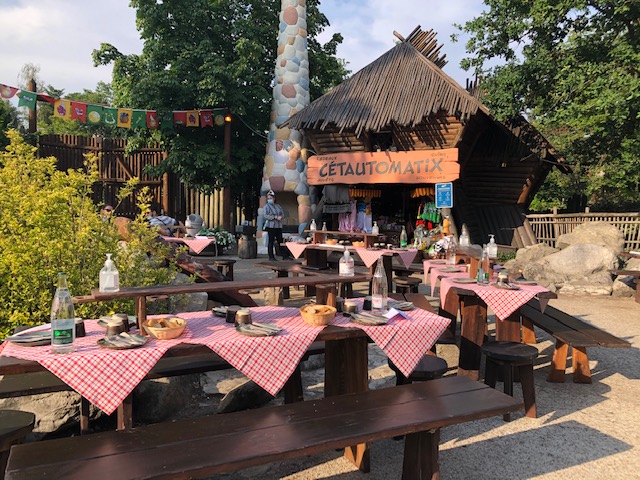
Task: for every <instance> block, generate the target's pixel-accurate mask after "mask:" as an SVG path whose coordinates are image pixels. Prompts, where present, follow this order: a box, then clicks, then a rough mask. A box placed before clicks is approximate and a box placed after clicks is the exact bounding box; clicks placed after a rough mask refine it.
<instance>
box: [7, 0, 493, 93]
mask: <svg viewBox="0 0 640 480" xmlns="http://www.w3.org/2000/svg"><path fill="white" fill-rule="evenodd" d="M186 1H188V0H186ZM128 5H129V0H9V1H5V0H3V1H0V44H2V45H3V49H2V55H1V56H0V83H5V84H9V85H14V86H17V83H18V79H17V78H18V75H19V73H20V70H21V68H22V66H23V65H24V64H25V63H32V64H35V65H38V66H39V67H40V77H41V78H42V80H43V81H44V82H46V83H47V84H51V85H53V86H55V87H56V88H62V89H64V90H65V92H67V93H70V92H76V91H81V90H82V89H84V88H87V89H94V88H95V86H96V84H97V82H98V81H104V82H109V81H111V68H110V67H104V66H102V67H94V66H93V64H92V60H91V52H92V50H93V49H95V48H98V47H99V46H100V43H102V42H107V43H111V44H113V45H114V46H115V47H116V48H118V49H119V50H120V51H121V52H123V53H125V54H129V53H140V51H141V49H142V42H141V41H140V39H139V35H138V31H137V30H136V27H135V11H134V10H133V9H132V8H130V7H129V6H128ZM482 9H483V3H482V0H451V1H449V2H441V1H435V0H322V3H321V5H320V10H321V11H322V12H323V13H324V14H325V15H326V16H327V18H328V19H329V21H330V22H331V27H329V28H328V29H327V31H326V32H325V34H324V35H323V37H321V40H323V39H324V41H326V40H327V39H328V38H329V37H330V35H331V34H332V33H333V32H340V33H341V34H342V35H343V37H344V42H343V44H342V45H341V46H340V47H339V50H338V56H340V57H342V58H344V59H345V60H347V62H348V67H349V69H350V70H352V71H353V72H356V71H358V70H360V69H361V68H362V67H364V66H365V65H367V64H369V63H370V62H372V61H373V60H375V59H376V58H378V57H379V56H380V55H382V54H383V53H384V52H386V51H387V50H389V49H390V48H392V47H393V46H394V42H395V40H396V38H395V37H394V36H393V31H394V30H396V31H397V32H398V33H400V34H401V35H404V36H406V35H408V34H409V33H410V32H411V31H412V30H413V29H414V28H415V27H416V26H418V25H421V26H422V28H423V30H428V29H434V30H435V31H436V32H438V41H439V42H440V43H443V44H444V47H443V49H442V52H443V53H445V54H446V55H447V59H448V60H449V63H448V64H447V65H446V66H445V68H444V71H445V72H446V73H448V74H449V75H450V76H452V77H453V78H454V79H455V80H457V81H458V82H459V83H460V84H462V85H464V82H465V80H466V78H468V77H469V75H468V74H467V73H466V72H464V71H462V70H461V69H460V67H459V63H460V60H461V59H462V58H464V56H465V52H464V42H462V43H452V42H451V41H450V35H451V34H452V33H456V29H455V28H454V27H453V23H464V22H465V21H467V20H471V19H472V18H473V17H474V16H476V15H478V14H479V13H480V12H481V11H482Z"/></svg>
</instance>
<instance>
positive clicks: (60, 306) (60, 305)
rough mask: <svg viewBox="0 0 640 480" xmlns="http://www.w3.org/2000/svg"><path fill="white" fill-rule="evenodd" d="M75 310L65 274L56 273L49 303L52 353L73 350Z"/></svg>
mask: <svg viewBox="0 0 640 480" xmlns="http://www.w3.org/2000/svg"><path fill="white" fill-rule="evenodd" d="M75 317H76V316H75V312H74V309H73V302H72V301H71V293H69V287H68V286H67V274H66V273H64V272H60V273H58V288H56V293H55V295H54V297H53V303H52V305H51V351H52V352H53V353H70V352H73V342H74V341H75V339H76V325H75Z"/></svg>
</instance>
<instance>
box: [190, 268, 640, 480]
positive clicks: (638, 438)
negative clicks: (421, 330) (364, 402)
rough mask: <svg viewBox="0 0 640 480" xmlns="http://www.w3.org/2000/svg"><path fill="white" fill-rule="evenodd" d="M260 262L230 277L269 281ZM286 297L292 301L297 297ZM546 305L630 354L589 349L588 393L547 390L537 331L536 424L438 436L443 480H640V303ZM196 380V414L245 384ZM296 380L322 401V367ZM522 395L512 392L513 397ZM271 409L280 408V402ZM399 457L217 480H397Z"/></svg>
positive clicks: (545, 349)
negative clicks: (366, 467) (622, 342)
mask: <svg viewBox="0 0 640 480" xmlns="http://www.w3.org/2000/svg"><path fill="white" fill-rule="evenodd" d="M235 258H237V257H235ZM263 260H264V259H263V258H260V259H258V260H239V261H238V263H236V269H235V270H236V279H242V278H248V277H249V276H250V277H252V278H256V277H260V276H264V278H269V276H270V275H271V273H270V271H268V270H264V271H262V270H263V269H260V268H254V267H253V264H254V263H255V262H256V261H263ZM421 289H424V286H421ZM360 291H362V290H360ZM421 291H422V290H421ZM293 292H294V297H297V298H299V295H300V293H299V292H296V291H295V290H293ZM424 292H426V289H424ZM254 298H256V299H257V300H258V301H261V299H262V294H261V293H256V294H255V295H254ZM432 300H433V301H434V302H436V301H437V300H436V299H435V298H433V299H432ZM550 304H551V305H553V306H555V307H557V308H559V309H561V310H563V311H565V312H567V313H570V314H572V315H575V316H577V317H579V318H581V319H583V320H585V321H587V322H590V323H592V324H594V325H596V326H597V327H599V328H602V329H604V330H606V331H608V332H610V333H612V334H614V335H616V336H619V337H621V338H624V339H626V340H628V341H629V342H631V343H632V348H627V349H616V348H589V349H588V350H587V353H588V354H589V358H590V366H591V371H592V376H593V383H592V384H590V385H584V384H574V383H573V382H572V380H571V376H570V375H569V376H567V381H566V382H565V383H563V384H559V383H548V382H546V380H545V378H546V373H547V371H548V368H549V363H550V359H551V355H552V352H553V343H552V340H551V338H550V337H549V336H548V335H546V334H545V333H544V332H541V331H537V335H538V341H539V343H538V345H537V346H538V349H539V351H540V356H539V358H538V361H537V364H536V367H535V388H536V396H537V407H538V418H535V419H531V418H527V417H525V416H524V415H523V414H522V413H515V414H513V415H512V418H513V420H512V421H511V422H504V421H503V420H502V417H494V418H489V419H485V420H480V421H474V422H471V423H467V424H462V425H457V426H452V427H447V428H445V429H443V431H442V439H441V446H440V452H441V453H440V468H441V475H442V478H443V479H498V478H500V479H529V478H536V479H556V478H562V479H602V478H607V479H625V480H627V479H640V448H639V447H640V428H638V425H640V409H639V408H638V398H640V382H639V381H638V376H639V375H640V356H639V355H638V346H639V344H640V304H637V303H635V302H634V301H633V299H630V298H611V297H584V296H579V297H578V296H563V295H561V296H560V298H558V299H556V300H552V301H551V303H550ZM369 353H370V355H369V376H370V387H371V388H384V387H388V386H391V385H393V381H394V379H393V373H392V371H391V370H390V369H389V368H388V367H387V366H386V357H385V356H384V354H382V353H381V352H380V350H379V349H378V348H377V347H376V346H375V345H372V346H371V347H370V352H369ZM457 353H458V352H457V348H456V347H455V346H451V345H441V346H438V354H439V355H440V356H442V357H443V358H445V359H446V360H447V362H448V363H449V366H450V367H456V361H457ZM452 374H455V370H454V371H453V372H452ZM203 379H205V381H204V384H205V388H206V389H207V390H208V392H210V394H209V395H208V396H207V398H206V399H203V400H202V403H201V407H202V408H203V411H210V410H212V409H215V406H216V405H217V403H218V402H219V400H220V398H221V397H222V394H223V393H224V392H226V391H228V390H229V389H230V388H232V387H233V386H235V385H237V384H238V383H239V382H242V381H244V379H243V378H242V376H239V375H238V374H234V373H232V372H221V373H212V374H207V375H206V376H205V377H203ZM303 381H304V383H305V398H313V397H314V396H321V395H322V385H323V384H322V381H323V378H322V370H321V369H311V370H306V371H304V372H303ZM501 387H502V385H501V384H498V388H501ZM520 394H521V392H520V391H519V386H517V385H516V388H515V395H516V396H521V395H520ZM274 403H281V399H280V398H279V399H276V400H275V401H274ZM402 450H403V442H402V441H393V440H386V441H380V442H375V443H374V444H373V445H372V447H371V472H370V473H369V474H362V473H360V472H358V471H356V470H355V469H354V467H353V466H352V465H351V464H350V463H349V462H348V461H346V460H345V459H343V458H342V456H341V454H340V453H339V452H326V453H324V454H321V455H313V456H311V457H307V458H303V459H298V460H292V461H287V462H282V463H280V464H271V465H265V466H260V467H255V468H251V469H247V470H243V471H241V472H236V473H234V474H231V475H223V476H218V477H215V478H225V479H226V478H234V479H235V478H260V479H290V480H303V479H321V478H326V479H344V480H348V479H349V480H350V479H368V480H378V479H380V480H382V479H384V480H388V479H395V478H400V472H401V467H402V453H403V452H402Z"/></svg>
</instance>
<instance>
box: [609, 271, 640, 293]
mask: <svg viewBox="0 0 640 480" xmlns="http://www.w3.org/2000/svg"><path fill="white" fill-rule="evenodd" d="M634 280H635V277H632V276H630V275H621V276H619V277H617V278H616V279H615V280H614V281H613V286H612V290H611V295H612V296H613V297H633V296H634V295H635V294H636V285H635V283H634Z"/></svg>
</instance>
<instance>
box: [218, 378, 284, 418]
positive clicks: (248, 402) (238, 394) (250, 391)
mask: <svg viewBox="0 0 640 480" xmlns="http://www.w3.org/2000/svg"><path fill="white" fill-rule="evenodd" d="M271 400H273V396H272V395H271V394H270V393H269V392H267V391H266V390H265V389H263V388H262V387H260V386H259V385H258V384H256V383H255V382H254V381H253V380H249V381H247V382H245V383H243V384H242V385H238V386H237V387H236V388H234V389H233V390H231V391H230V392H229V393H227V394H226V395H225V396H224V397H223V399H222V400H221V401H220V405H219V406H218V413H229V412H237V411H240V410H247V409H249V408H258V407H261V406H263V405H266V404H267V403H269V402H270V401H271Z"/></svg>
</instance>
